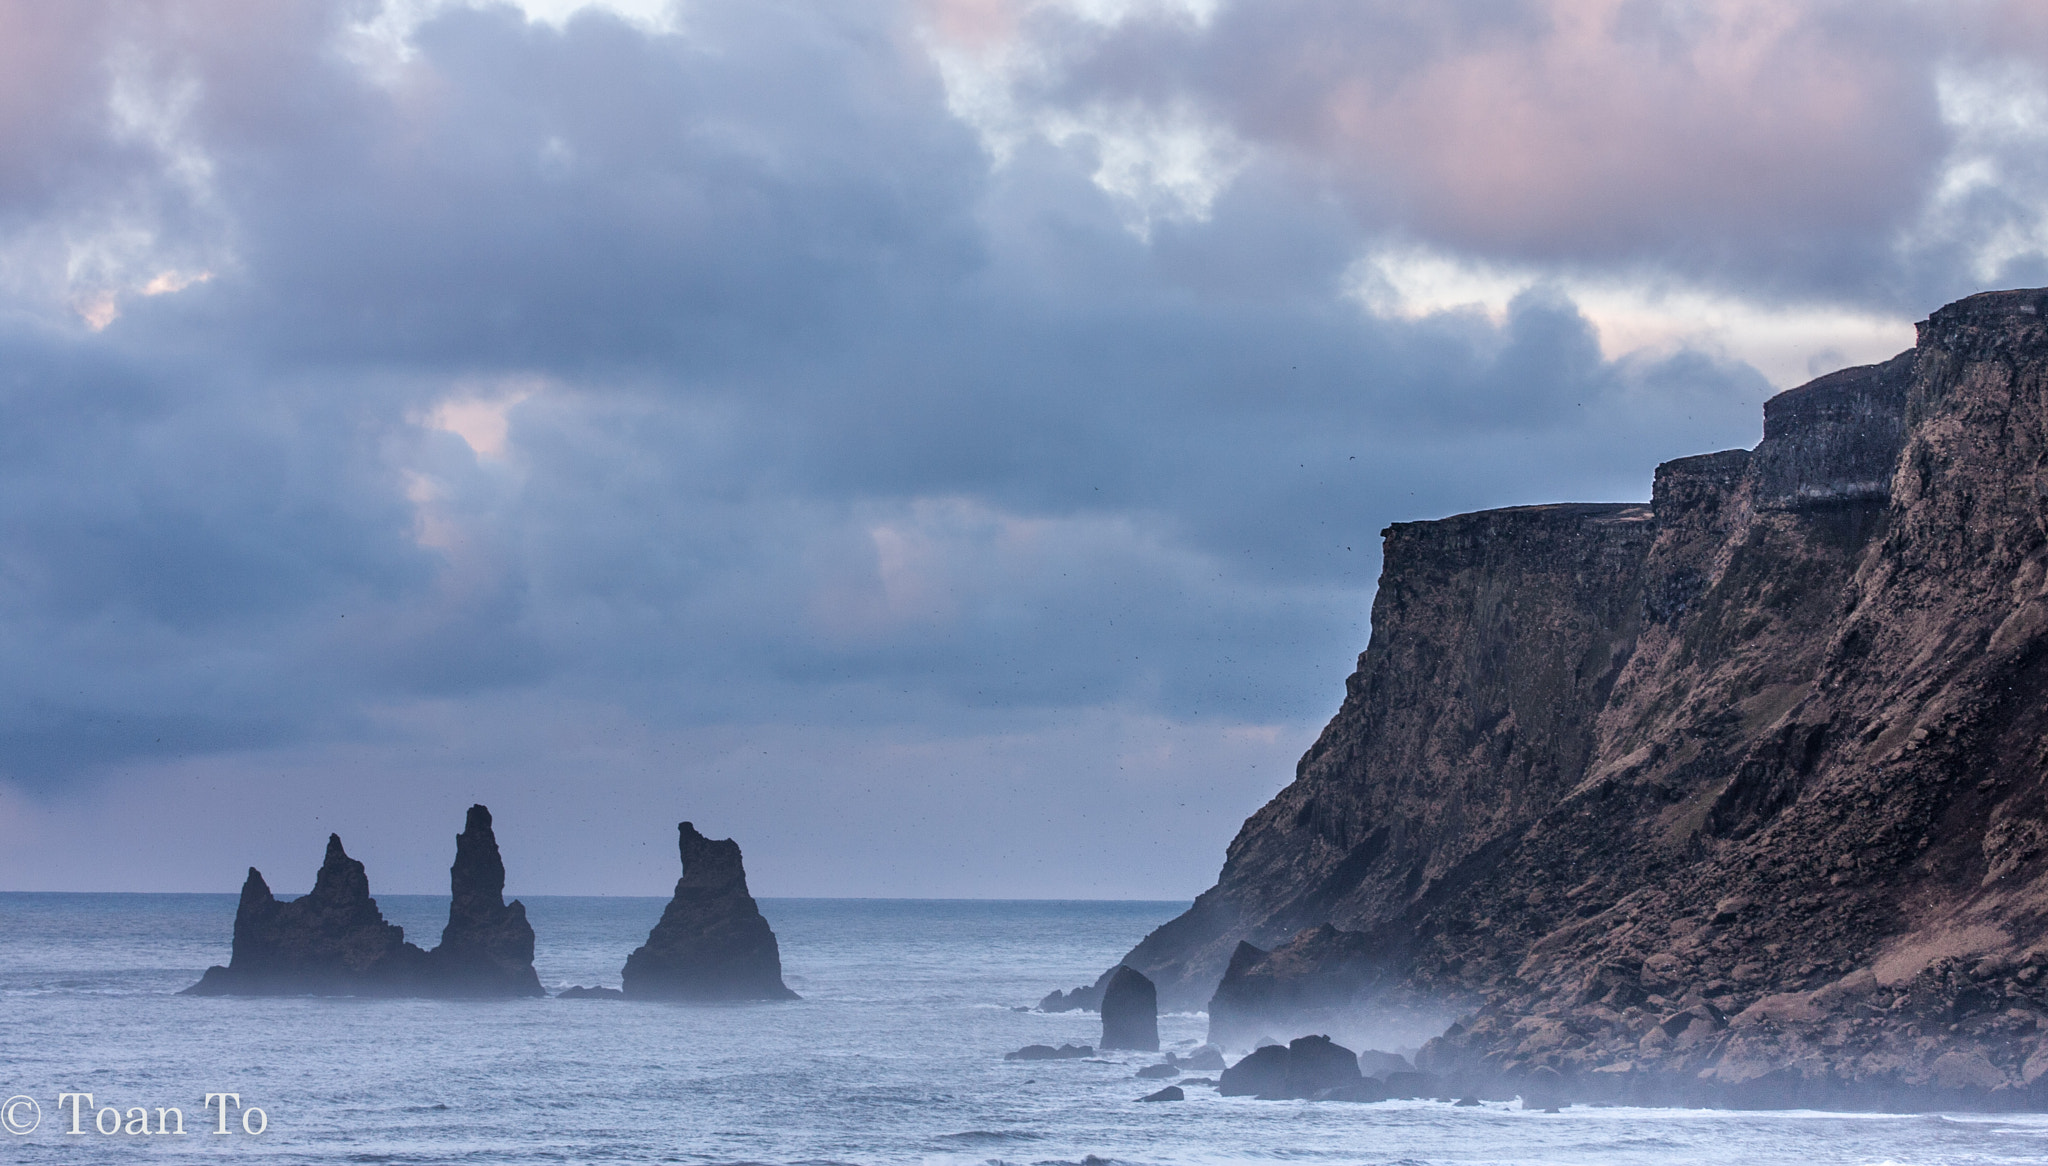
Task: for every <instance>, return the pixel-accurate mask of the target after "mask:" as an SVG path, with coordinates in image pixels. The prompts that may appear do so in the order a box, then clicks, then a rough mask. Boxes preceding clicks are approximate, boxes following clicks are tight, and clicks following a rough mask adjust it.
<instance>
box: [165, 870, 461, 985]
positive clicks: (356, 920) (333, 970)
mask: <svg viewBox="0 0 2048 1166" xmlns="http://www.w3.org/2000/svg"><path fill="white" fill-rule="evenodd" d="M426 962H427V953H425V952H423V951H421V950H420V949H419V948H417V947H414V946H413V945H412V944H409V943H407V942H405V929H404V928H402V927H399V926H398V925H397V924H394V923H387V922H385V921H384V915H383V913H382V912H381V911H379V910H378V909H377V900H375V899H372V898H371V897H370V878H369V875H368V874H367V873H366V872H365V871H364V870H363V864H362V863H360V862H357V861H356V860H355V859H353V858H350V857H349V856H348V852H347V851H345V850H343V849H342V846H341V836H340V835H338V834H329V835H328V836H327V856H326V858H325V859H324V860H323V861H322V862H321V864H320V871H319V873H318V874H316V875H315V876H314V877H313V891H312V893H311V894H307V895H301V896H300V897H298V898H296V899H289V900H285V901H282V902H280V901H279V900H278V899H277V898H276V897H275V896H274V895H272V894H271V893H270V885H269V884H268V883H266V882H264V881H263V875H262V873H261V872H259V871H258V870H257V869H256V868H255V867H253V866H252V867H250V868H249V877H248V878H247V879H246V880H244V881H243V883H242V898H241V902H240V903H239V904H238V905H237V906H236V908H235V940H234V949H233V954H232V955H231V956H230V957H229V959H228V964H227V966H226V967H220V966H218V965H216V966H214V967H210V968H208V969H206V974H205V975H204V976H203V977H202V978H201V979H200V981H199V982H198V983H197V984H194V985H192V986H191V987H190V988H187V989H185V994H186V995H190V996H280V995H312V996H359V995H367V996H393V995H411V994H416V993H418V992H419V991H420V990H421V989H422V987H423V986H424V982H425V979H426V975H425V973H426Z"/></svg>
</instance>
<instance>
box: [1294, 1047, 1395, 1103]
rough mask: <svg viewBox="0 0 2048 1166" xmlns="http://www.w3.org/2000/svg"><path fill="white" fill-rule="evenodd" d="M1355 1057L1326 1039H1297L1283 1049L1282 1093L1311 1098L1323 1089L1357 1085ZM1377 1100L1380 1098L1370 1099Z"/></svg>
mask: <svg viewBox="0 0 2048 1166" xmlns="http://www.w3.org/2000/svg"><path fill="white" fill-rule="evenodd" d="M1362 1079H1363V1078H1362V1077H1361V1076H1360V1074H1359V1072H1358V1054H1357V1053H1354V1052H1352V1051H1351V1050H1350V1049H1347V1048H1345V1047H1344V1046H1343V1045H1340V1044H1337V1043H1336V1042H1334V1041H1332V1040H1331V1039H1330V1038H1329V1037H1326V1036H1304V1037H1298V1038H1296V1039H1295V1040H1294V1041H1292V1042H1291V1043H1289V1044H1288V1046H1287V1075H1286V1078H1285V1081H1284V1085H1283V1090H1284V1092H1285V1093H1286V1095H1287V1096H1289V1097H1314V1096H1316V1095H1317V1094H1318V1093H1321V1092H1323V1091H1324V1090H1327V1089H1343V1088H1348V1087H1350V1086H1353V1085H1357V1084H1359V1083H1360V1081H1361V1080H1362ZM1373 1100H1375V1101H1378V1100H1381V1099H1380V1098H1377V1097H1375V1098H1373Z"/></svg>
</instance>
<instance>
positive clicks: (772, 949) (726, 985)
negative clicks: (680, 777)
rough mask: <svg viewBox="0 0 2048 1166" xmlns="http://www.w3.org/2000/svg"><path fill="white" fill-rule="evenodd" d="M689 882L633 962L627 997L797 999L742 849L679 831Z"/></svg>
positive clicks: (682, 827)
mask: <svg viewBox="0 0 2048 1166" xmlns="http://www.w3.org/2000/svg"><path fill="white" fill-rule="evenodd" d="M676 833H677V836H678V847H679V849H680V850H681V852H682V859H683V877H682V878H680V879H678V880H676V893H675V897H674V898H672V899H670V900H669V904H668V909H667V910H665V911H663V912H662V913H661V921H660V922H659V923H656V924H655V925H654V930H653V931H651V932H649V933H648V936H647V942H646V943H645V944H644V945H642V946H641V947H639V948H637V949H635V950H634V952H633V954H631V955H629V956H627V957H626V969H625V974H624V977H623V978H624V981H625V994H626V995H628V996H633V997H637V998H640V999H649V1000H698V1001H739V1000H795V999H798V997H797V994H796V993H795V992H792V991H790V990H789V988H788V987H787V986H785V985H784V984H783V982H782V954H781V952H780V950H779V949H778V948H777V947H776V945H775V932H774V931H773V930H771V929H770V928H769V926H768V921H767V920H766V919H764V918H762V917H761V909H760V907H759V906H757V905H756V904H755V902H754V896H753V895H751V894H749V893H748V892H747V871H746V867H745V865H744V863H742V861H741V859H740V847H739V843H737V842H734V841H733V840H732V839H730V838H726V839H723V840H719V841H714V840H712V839H709V838H706V837H704V836H703V835H702V834H699V833H698V832H697V828H696V827H695V826H693V825H691V824H690V823H688V822H683V823H681V824H679V825H678V826H677V827H676Z"/></svg>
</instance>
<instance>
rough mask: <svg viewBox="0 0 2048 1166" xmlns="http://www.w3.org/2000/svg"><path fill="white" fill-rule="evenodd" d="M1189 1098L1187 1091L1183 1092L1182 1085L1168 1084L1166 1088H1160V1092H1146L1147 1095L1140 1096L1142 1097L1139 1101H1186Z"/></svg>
mask: <svg viewBox="0 0 2048 1166" xmlns="http://www.w3.org/2000/svg"><path fill="white" fill-rule="evenodd" d="M1187 1099H1188V1095H1187V1094H1186V1093H1183V1092H1181V1088H1180V1086H1178V1085H1168V1086H1167V1087H1166V1088H1164V1089H1161V1090H1160V1091H1159V1092H1157V1093H1147V1094H1146V1095H1145V1096H1143V1097H1140V1098H1139V1099H1138V1100H1139V1101H1186V1100H1187Z"/></svg>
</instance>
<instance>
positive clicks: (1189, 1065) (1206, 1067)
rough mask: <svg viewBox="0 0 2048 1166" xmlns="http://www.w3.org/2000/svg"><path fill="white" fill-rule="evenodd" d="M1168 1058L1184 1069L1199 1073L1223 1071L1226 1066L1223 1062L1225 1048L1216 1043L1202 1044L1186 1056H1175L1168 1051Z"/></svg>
mask: <svg viewBox="0 0 2048 1166" xmlns="http://www.w3.org/2000/svg"><path fill="white" fill-rule="evenodd" d="M1167 1060H1169V1061H1172V1062H1173V1063H1174V1064H1176V1065H1179V1066H1180V1067H1181V1068H1183V1069H1187V1070H1189V1071H1190V1072H1197V1073H1221V1072H1222V1071H1223V1070H1224V1068H1225V1066H1224V1064H1223V1050H1221V1049H1219V1048H1217V1047H1216V1046H1215V1045H1202V1046H1200V1047H1198V1048H1196V1049H1195V1050H1194V1051H1193V1052H1191V1053H1189V1054H1188V1055H1187V1056H1184V1057H1175V1056H1174V1055H1173V1054H1171V1053H1168V1054H1167Z"/></svg>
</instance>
